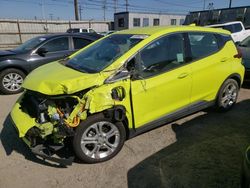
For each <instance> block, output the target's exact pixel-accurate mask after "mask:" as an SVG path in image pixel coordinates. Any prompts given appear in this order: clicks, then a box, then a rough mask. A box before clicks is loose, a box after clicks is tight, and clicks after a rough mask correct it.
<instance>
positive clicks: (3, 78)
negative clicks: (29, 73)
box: [0, 68, 26, 94]
mask: <svg viewBox="0 0 250 188" xmlns="http://www.w3.org/2000/svg"><path fill="white" fill-rule="evenodd" d="M25 77H26V75H25V74H24V72H22V71H21V70H18V69H14V68H10V69H5V70H3V71H2V72H1V73H0V92H1V93H3V94H16V93H20V92H21V91H23V88H22V87H21V85H22V83H23V80H24V78H25Z"/></svg>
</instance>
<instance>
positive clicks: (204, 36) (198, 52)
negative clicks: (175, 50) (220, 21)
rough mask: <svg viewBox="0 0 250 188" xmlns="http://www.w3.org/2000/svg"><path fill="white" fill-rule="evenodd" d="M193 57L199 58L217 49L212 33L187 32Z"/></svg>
mask: <svg viewBox="0 0 250 188" xmlns="http://www.w3.org/2000/svg"><path fill="white" fill-rule="evenodd" d="M188 36H189V41H190V46H191V52H192V57H193V59H199V58H202V57H205V56H208V55H209V54H212V53H213V52H216V51H218V49H219V48H218V44H217V40H216V37H215V35H214V34H212V33H189V35H188Z"/></svg>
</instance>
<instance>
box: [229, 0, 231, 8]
mask: <svg viewBox="0 0 250 188" xmlns="http://www.w3.org/2000/svg"><path fill="white" fill-rule="evenodd" d="M231 7H232V0H229V8H231Z"/></svg>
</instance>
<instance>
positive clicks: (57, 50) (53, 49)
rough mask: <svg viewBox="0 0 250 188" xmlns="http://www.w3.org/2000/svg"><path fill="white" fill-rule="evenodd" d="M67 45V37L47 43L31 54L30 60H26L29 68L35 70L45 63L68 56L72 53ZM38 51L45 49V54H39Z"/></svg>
mask: <svg viewBox="0 0 250 188" xmlns="http://www.w3.org/2000/svg"><path fill="white" fill-rule="evenodd" d="M69 44H70V43H69V37H68V36H64V37H57V38H54V39H51V40H49V41H47V42H46V43H45V44H43V45H41V46H40V47H39V48H38V49H37V50H36V51H35V52H33V53H32V55H31V57H30V59H29V60H28V61H29V62H30V66H31V68H32V69H35V68H37V67H39V66H41V65H44V64H46V63H49V62H53V61H56V60H59V59H62V58H65V57H67V56H69V55H70V54H71V53H72V52H73V51H72V49H71V47H70V45H69ZM39 49H45V50H46V53H44V54H39V53H38V51H39Z"/></svg>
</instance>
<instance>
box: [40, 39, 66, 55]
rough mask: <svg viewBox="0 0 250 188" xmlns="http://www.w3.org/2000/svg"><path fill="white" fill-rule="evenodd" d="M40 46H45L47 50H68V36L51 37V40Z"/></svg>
mask: <svg viewBox="0 0 250 188" xmlns="http://www.w3.org/2000/svg"><path fill="white" fill-rule="evenodd" d="M42 48H45V49H46V50H47V51H48V52H58V51H65V50H69V38H68V37H61V38H56V39H52V40H51V41H49V42H47V43H46V44H44V45H43V46H42Z"/></svg>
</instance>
